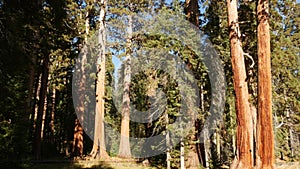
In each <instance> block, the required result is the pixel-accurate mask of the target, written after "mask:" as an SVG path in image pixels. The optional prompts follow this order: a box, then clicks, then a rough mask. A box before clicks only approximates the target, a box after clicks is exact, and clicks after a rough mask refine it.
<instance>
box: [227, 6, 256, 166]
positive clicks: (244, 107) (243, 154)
mask: <svg viewBox="0 0 300 169" xmlns="http://www.w3.org/2000/svg"><path fill="white" fill-rule="evenodd" d="M227 8H228V25H229V37H230V49H231V61H232V69H233V79H234V90H235V96H236V113H237V154H236V158H235V161H234V163H233V164H232V168H241V169H249V168H252V165H253V163H252V153H253V150H252V149H251V140H252V138H251V133H252V132H253V123H252V119H251V112H250V103H249V93H248V86H247V82H246V78H247V77H246V68H245V63H244V56H243V50H242V44H241V41H240V35H241V34H240V32H239V24H238V12H237V1H236V0H227Z"/></svg>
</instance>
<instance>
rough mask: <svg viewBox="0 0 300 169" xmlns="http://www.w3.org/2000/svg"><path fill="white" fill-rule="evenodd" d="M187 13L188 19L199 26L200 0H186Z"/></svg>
mask: <svg viewBox="0 0 300 169" xmlns="http://www.w3.org/2000/svg"><path fill="white" fill-rule="evenodd" d="M185 13H186V15H187V19H188V20H189V21H190V22H191V23H192V24H194V25H195V26H197V27H198V26H199V16H200V13H199V4H198V0H185Z"/></svg>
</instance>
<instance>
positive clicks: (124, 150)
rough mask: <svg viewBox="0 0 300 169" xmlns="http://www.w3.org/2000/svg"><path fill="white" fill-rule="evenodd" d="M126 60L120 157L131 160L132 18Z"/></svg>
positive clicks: (130, 18) (129, 19)
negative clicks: (130, 87)
mask: <svg viewBox="0 0 300 169" xmlns="http://www.w3.org/2000/svg"><path fill="white" fill-rule="evenodd" d="M126 43H127V49H126V60H125V70H124V91H123V103H122V120H121V139H120V147H119V157H123V158H130V157H131V150H130V141H129V124H130V96H129V85H130V79H131V48H132V16H128V37H127V42H126Z"/></svg>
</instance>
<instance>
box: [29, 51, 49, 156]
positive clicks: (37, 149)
mask: <svg viewBox="0 0 300 169" xmlns="http://www.w3.org/2000/svg"><path fill="white" fill-rule="evenodd" d="M48 67H49V56H48V55H45V58H44V61H43V72H42V77H41V87H40V92H39V93H40V95H39V98H40V100H39V103H38V111H37V120H36V129H35V139H34V145H33V153H34V159H35V160H40V159H41V141H42V134H41V133H42V122H43V112H44V109H45V98H46V94H47V84H48V74H49V68H48Z"/></svg>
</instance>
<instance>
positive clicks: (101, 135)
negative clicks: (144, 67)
mask: <svg viewBox="0 0 300 169" xmlns="http://www.w3.org/2000/svg"><path fill="white" fill-rule="evenodd" d="M105 7H106V0H101V1H100V15H99V20H100V26H99V34H98V41H99V42H98V43H99V44H100V46H99V56H98V63H97V82H96V110H95V112H96V115H95V130H94V144H93V149H92V152H91V157H92V158H96V157H97V158H102V159H106V158H108V157H109V156H108V154H107V152H106V147H105V132H104V121H103V120H104V113H105V107H104V103H105V99H104V96H105V73H106V68H105V60H106V58H105Z"/></svg>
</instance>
